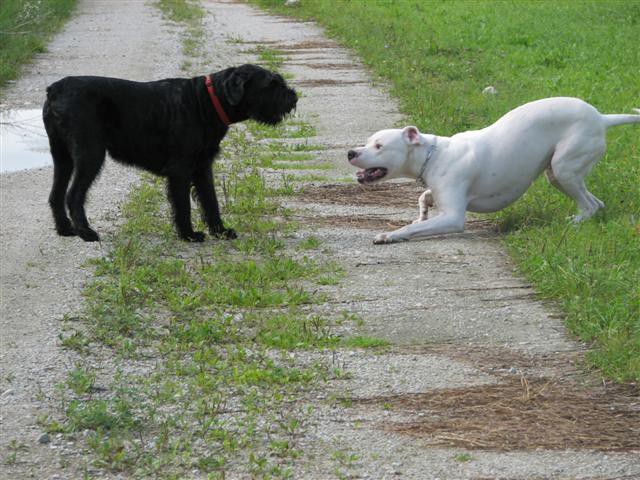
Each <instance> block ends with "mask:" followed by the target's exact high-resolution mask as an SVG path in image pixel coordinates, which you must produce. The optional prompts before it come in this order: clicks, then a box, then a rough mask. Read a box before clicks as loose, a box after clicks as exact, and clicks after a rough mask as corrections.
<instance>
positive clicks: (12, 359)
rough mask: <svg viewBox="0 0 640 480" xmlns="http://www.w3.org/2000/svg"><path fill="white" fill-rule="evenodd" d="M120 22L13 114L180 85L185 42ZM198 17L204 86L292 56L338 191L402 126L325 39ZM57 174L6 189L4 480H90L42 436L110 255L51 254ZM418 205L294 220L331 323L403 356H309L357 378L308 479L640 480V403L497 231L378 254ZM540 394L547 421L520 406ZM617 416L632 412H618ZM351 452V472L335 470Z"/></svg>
mask: <svg viewBox="0 0 640 480" xmlns="http://www.w3.org/2000/svg"><path fill="white" fill-rule="evenodd" d="M113 3H114V2H95V1H85V2H80V9H79V12H78V14H77V15H76V17H75V19H74V20H72V21H71V22H70V23H69V25H68V27H67V28H66V29H65V31H64V32H63V33H61V34H60V35H59V36H58V37H57V38H56V39H55V40H54V42H53V43H52V45H51V47H50V52H49V53H48V54H46V55H43V56H42V57H41V58H39V59H38V60H37V61H36V63H35V64H34V65H33V66H32V67H31V68H30V69H29V71H28V72H27V74H26V75H25V77H24V78H23V79H22V80H21V81H20V82H18V83H17V84H16V85H15V87H14V88H13V89H12V90H11V91H10V92H9V94H8V95H7V97H6V98H5V99H4V100H3V102H4V104H3V107H2V108H7V107H8V106H11V107H14V106H22V105H27V104H35V105H38V104H39V103H40V102H41V101H42V99H43V87H44V86H45V85H46V84H48V83H49V82H50V81H52V80H54V79H56V78H58V77H61V76H64V75H67V74H71V73H89V72H90V73H94V74H105V75H115V76H125V77H128V78H133V79H136V78H140V79H142V78H144V79H148V78H160V77H163V76H169V75H175V74H179V72H178V68H179V66H180V64H181V62H182V59H181V55H180V53H179V52H180V48H179V41H178V38H177V33H176V32H175V31H173V30H175V27H168V26H167V25H166V24H164V23H163V22H162V20H161V19H160V18H159V16H158V14H157V13H156V10H155V9H154V8H153V7H152V6H150V5H148V4H147V3H146V2H118V8H117V9H114V8H111V7H112V5H113ZM203 5H204V6H205V8H206V9H207V11H208V12H209V15H208V17H207V19H206V25H205V27H206V29H207V35H206V38H207V39H208V44H209V45H208V48H207V49H206V57H205V58H201V59H198V61H199V64H200V65H210V67H209V68H207V69H206V70H207V71H208V70H216V69H217V68H219V67H221V66H223V65H227V64H239V63H244V62H248V61H252V60H254V57H253V54H252V53H250V50H251V49H252V48H253V47H255V46H256V45H267V46H269V47H271V48H277V49H279V50H282V51H283V52H284V53H285V56H286V57H287V61H286V62H285V64H284V67H283V69H284V70H285V71H287V72H289V73H291V74H292V75H293V78H294V80H293V83H294V84H295V85H296V86H297V87H298V88H299V89H300V90H301V91H303V92H304V96H303V97H302V99H301V100H300V103H299V105H298V113H299V114H301V115H302V116H304V117H305V119H306V120H307V121H308V122H310V123H313V124H314V125H315V126H316V127H317V129H318V135H317V137H315V138H313V139H311V140H310V141H312V142H313V143H319V144H322V145H324V146H325V147H326V148H325V149H324V150H322V151H320V152H319V153H318V156H320V157H321V158H322V159H323V160H326V161H331V162H333V164H334V165H335V168H334V169H333V170H332V171H331V173H330V174H331V175H332V176H333V177H335V178H336V179H338V178H342V177H344V176H345V175H352V174H353V170H352V169H351V168H350V167H349V166H348V165H347V162H346V158H345V151H346V149H347V148H348V147H350V146H352V145H353V144H354V142H356V143H357V142H361V141H362V140H363V139H364V138H366V137H367V136H368V135H369V134H370V133H371V132H373V131H375V130H378V129H380V128H384V127H389V126H393V125H396V124H398V123H399V122H401V115H399V113H398V111H397V106H396V104H395V103H394V101H393V100H392V99H390V98H389V97H388V96H387V95H386V94H385V93H384V88H383V86H382V87H381V86H377V85H375V84H374V83H373V82H372V81H371V79H370V77H369V76H368V74H367V72H366V70H365V69H364V68H363V67H362V65H361V64H360V63H359V62H358V60H357V59H356V58H354V57H353V56H352V55H351V54H350V53H349V52H348V51H346V50H345V49H343V48H340V47H339V46H338V45H337V44H335V43H334V42H333V41H331V40H328V39H327V38H326V37H325V36H324V34H323V32H322V31H321V30H320V29H319V28H317V27H316V26H314V25H313V24H310V23H300V22H293V21H289V20H287V19H283V18H278V17H272V16H268V15H265V14H264V13H263V12H260V11H257V10H255V9H253V8H251V7H248V6H246V5H244V4H241V3H238V2H232V1H230V2H220V1H210V2H203ZM123 38H126V41H123V40H122V39H123ZM230 39H231V40H230ZM203 68H204V67H203ZM125 172H126V173H125ZM50 175H51V172H50V169H40V170H35V171H29V172H22V173H15V174H9V175H2V176H0V181H1V182H2V183H1V188H2V218H1V220H2V234H1V239H2V307H1V308H2V311H1V313H2V325H1V327H0V328H2V331H3V338H2V378H1V379H0V380H1V381H2V392H3V393H2V397H1V398H0V400H1V402H2V403H1V405H2V441H1V442H2V444H1V445H0V447H1V448H2V451H3V455H5V452H7V448H8V445H9V443H10V442H11V441H13V440H15V441H16V442H18V443H19V444H23V445H25V448H24V449H23V450H21V451H19V452H18V455H17V456H16V461H15V462H13V463H11V464H9V465H7V464H6V462H5V465H4V466H5V467H6V470H4V473H0V476H1V475H5V477H4V478H21V477H23V476H26V475H29V474H31V475H33V476H34V477H35V478H47V477H50V476H52V475H58V478H66V477H68V478H74V477H73V472H74V471H75V472H76V473H77V472H79V471H81V469H82V457H81V456H80V455H79V454H78V452H76V451H74V449H73V446H71V445H70V446H69V449H68V451H66V452H65V447H64V446H63V447H57V450H54V449H52V448H50V446H48V445H42V444H40V443H38V438H39V437H40V435H41V434H42V432H41V430H40V429H39V428H38V426H37V424H36V418H37V415H38V413H39V411H40V410H41V409H44V408H46V407H48V406H50V403H51V400H50V399H51V398H53V397H54V395H53V391H54V386H55V384H56V383H57V382H59V381H61V379H63V378H64V373H65V371H66V369H68V368H69V367H70V366H72V365H73V363H74V361H75V359H74V358H71V357H69V356H67V354H66V353H64V352H63V351H61V350H60V349H59V348H58V347H57V336H58V333H59V330H58V329H59V326H58V320H59V319H60V317H61V316H62V315H63V314H65V313H69V312H71V313H73V311H74V309H76V308H77V307H78V305H79V303H80V300H81V298H80V288H81V286H82V284H84V282H86V280H87V278H88V275H89V273H88V272H89V271H88V270H87V269H86V268H79V266H80V265H82V264H83V263H84V262H85V260H86V259H88V258H91V257H93V256H96V255H100V254H101V250H100V248H101V247H100V246H99V245H89V244H83V243H80V242H73V246H72V248H71V247H70V244H69V240H68V239H60V238H58V237H56V236H55V234H54V232H53V229H52V226H51V222H50V219H49V212H48V210H47V207H46V203H45V200H46V196H47V190H48V188H49V181H50ZM133 181H135V175H133V174H132V173H131V172H129V171H126V170H123V169H121V168H115V167H113V164H110V168H109V169H108V170H107V171H105V172H104V173H103V176H102V179H101V180H100V182H99V183H98V185H96V187H94V189H93V190H92V192H93V196H92V199H91V204H90V207H89V211H90V212H92V215H93V217H94V218H93V219H92V220H93V222H94V223H95V224H96V226H97V228H98V229H99V230H100V232H101V233H102V234H103V237H104V238H105V239H107V242H106V243H105V244H103V246H102V248H103V249H108V238H109V232H110V231H113V229H115V228H116V224H117V221H114V220H117V215H118V213H117V208H118V205H119V203H120V202H121V200H122V199H123V198H124V196H125V195H126V192H127V190H128V188H129V185H130V184H131V182H133ZM107 183H108V184H109V188H108V189H107V188H105V186H106V184H107ZM114 192H116V193H115V194H114ZM418 195H419V189H417V188H416V187H415V186H414V185H411V184H402V185H395V186H391V187H388V188H384V189H383V190H382V191H380V190H378V191H375V192H364V191H362V190H361V189H359V188H358V187H357V186H355V185H354V184H348V183H347V184H345V183H340V184H336V185H333V186H331V187H326V186H323V185H319V184H318V185H314V186H310V187H309V188H307V189H306V193H305V197H304V198H300V199H298V200H297V201H294V202H291V206H292V207H294V208H295V209H296V211H297V215H298V217H299V219H300V221H301V223H303V224H305V225H308V227H305V228H308V229H310V230H313V231H314V234H315V235H316V237H318V238H319V239H320V241H321V242H322V244H323V245H326V246H327V248H328V249H329V250H330V251H331V252H332V253H331V255H332V256H333V258H334V259H336V260H338V261H339V262H340V263H341V264H342V265H343V266H344V268H345V269H346V271H347V275H346V277H345V280H344V281H343V282H342V283H341V284H340V285H338V286H336V287H326V289H327V290H326V291H327V293H328V294H329V295H330V296H331V297H332V298H333V300H334V301H333V302H332V304H328V305H326V306H325V309H326V310H327V311H328V312H332V311H337V307H336V305H339V308H340V309H348V310H350V311H353V312H356V313H358V314H359V315H361V316H362V317H363V318H364V319H365V329H366V331H365V333H367V334H369V335H371V336H375V337H378V338H385V339H388V340H390V341H391V342H392V343H393V347H392V348H390V349H389V350H388V351H385V352H383V353H380V352H375V353H371V352H369V351H367V350H340V351H338V352H336V353H331V354H330V353H322V352H311V353H309V354H308V355H309V356H314V355H315V356H319V357H322V356H326V355H334V359H333V361H335V362H337V363H338V364H339V365H340V366H341V368H343V369H345V370H346V371H348V372H349V373H350V376H349V377H347V378H345V379H343V380H340V381H337V382H332V383H331V384H330V385H328V387H327V391H326V395H330V394H337V393H339V394H340V395H343V396H349V398H350V399H351V401H352V404H351V405H348V406H344V407H336V406H335V405H332V406H329V405H328V404H324V403H322V402H319V405H318V408H317V410H316V413H315V414H314V416H313V418H312V422H311V423H310V426H309V427H308V428H307V430H306V433H305V437H304V439H303V441H302V444H303V446H304V447H305V451H306V452H308V458H309V460H307V461H305V462H301V463H300V465H299V467H298V470H297V471H296V472H295V478H317V479H324V478H336V476H339V475H338V474H340V475H344V476H345V477H350V478H372V479H380V478H407V479H431V478H433V479H435V478H440V479H460V478H464V479H480V478H509V479H543V478H562V479H573V478H580V479H596V478H597V479H605V478H640V459H639V456H638V446H639V445H640V439H638V438H635V439H634V438H630V437H631V435H632V433H630V432H633V431H635V432H638V429H637V428H638V421H639V420H638V416H637V415H635V416H633V415H632V414H628V412H630V411H633V409H634V408H635V409H636V410H637V399H636V400H634V399H633V397H630V396H629V395H627V394H625V392H618V391H617V390H615V389H608V388H605V387H603V386H602V385H595V386H594V385H590V384H589V382H590V381H591V380H592V379H590V378H586V377H584V376H583V375H582V374H581V373H580V369H579V368H578V367H576V364H579V362H580V361H581V355H582V350H583V348H582V346H581V345H579V344H577V343H575V342H573V341H572V340H571V339H569V338H567V336H566V333H565V330H564V328H563V326H562V323H561V320H560V315H559V312H557V311H555V310H554V309H553V308H552V307H551V306H549V305H544V304H542V303H540V302H539V301H537V300H536V299H535V296H534V292H533V290H532V289H531V287H530V286H529V285H527V284H526V283H524V282H523V281H522V280H521V279H519V278H518V277H517V276H515V275H514V268H513V265H512V264H511V263H510V261H509V258H508V256H507V255H506V253H505V252H504V250H503V247H502V245H501V244H500V241H499V240H500V237H499V235H498V234H497V233H495V232H494V230H493V226H492V225H491V224H490V223H487V222H482V221H476V222H471V223H472V224H471V228H470V229H469V231H468V232H467V233H465V234H461V235H455V236H449V237H447V238H442V239H433V240H430V241H424V242H414V243H404V244H398V245H392V246H385V247H380V246H374V245H373V244H372V239H373V237H374V235H375V233H378V232H380V231H383V230H386V229H388V228H389V225H392V224H403V223H406V222H409V221H411V220H412V219H413V217H414V215H415V214H416V207H415V203H416V201H417V197H418ZM585 382H586V384H587V385H586V386H585ZM543 392H544V395H543V394H542V393H543ZM536 395H539V398H540V399H544V402H539V403H527V402H524V403H523V401H522V399H523V398H524V400H529V399H531V398H532V397H535V396H536ZM482 401H485V403H482ZM634 402H635V407H634ZM614 403H615V404H616V405H617V407H616V408H619V409H620V410H617V411H613V413H612V412H611V410H610V408H609V407H610V406H611V405H613V404H614ZM478 405H481V408H480V409H478ZM474 409H475V410H474ZM532 410H535V415H533V414H532V413H531V411H532ZM570 411H576V412H577V417H571V416H570V415H567V412H570ZM478 412H481V413H478ZM620 412H622V413H620ZM616 414H620V415H616ZM576 418H578V421H577V422H576ZM576 423H577V424H578V425H576ZM581 423H585V424H586V427H585V428H581V427H582V425H580V424H581ZM605 424H606V425H605ZM598 425H604V426H605V427H607V428H604V427H603V429H602V430H599V429H598V428H596V427H597V426H598ZM578 427H580V428H578ZM629 427H632V428H635V429H636V430H630V429H629ZM571 428H573V430H572V429H571ZM338 451H339V452H346V457H340V458H336V455H335V452H338ZM345 458H346V460H345ZM61 460H62V461H63V463H65V462H66V464H65V466H64V468H62V467H60V466H59V465H60V462H61ZM69 463H71V464H73V465H75V470H74V469H73V468H69V466H68V464H69ZM69 472H72V473H69Z"/></svg>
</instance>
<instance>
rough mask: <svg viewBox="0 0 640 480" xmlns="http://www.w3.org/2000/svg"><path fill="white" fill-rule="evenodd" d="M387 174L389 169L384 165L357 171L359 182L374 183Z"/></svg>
mask: <svg viewBox="0 0 640 480" xmlns="http://www.w3.org/2000/svg"><path fill="white" fill-rule="evenodd" d="M386 174H387V169H386V168H384V167H375V168H367V169H366V170H360V171H358V172H356V178H357V179H358V183H372V182H375V181H377V180H380V179H381V178H384V176H385V175H386Z"/></svg>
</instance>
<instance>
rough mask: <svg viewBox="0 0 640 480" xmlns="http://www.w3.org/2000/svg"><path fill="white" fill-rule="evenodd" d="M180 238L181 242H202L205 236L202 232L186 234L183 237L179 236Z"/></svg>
mask: <svg viewBox="0 0 640 480" xmlns="http://www.w3.org/2000/svg"><path fill="white" fill-rule="evenodd" d="M180 237H181V238H182V239H183V240H186V241H187V242H197V243H200V242H204V239H205V235H204V233H203V232H191V233H187V234H184V235H180Z"/></svg>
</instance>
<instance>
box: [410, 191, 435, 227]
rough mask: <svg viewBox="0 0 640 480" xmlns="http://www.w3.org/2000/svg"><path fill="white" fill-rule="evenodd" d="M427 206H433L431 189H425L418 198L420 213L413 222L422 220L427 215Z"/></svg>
mask: <svg viewBox="0 0 640 480" xmlns="http://www.w3.org/2000/svg"><path fill="white" fill-rule="evenodd" d="M429 207H433V195H431V190H429V189H427V190H425V191H424V193H423V194H422V195H420V198H419V199H418V209H419V210H420V214H419V215H418V218H417V219H416V220H414V221H413V223H420V222H424V221H425V220H426V219H427V217H428V213H429Z"/></svg>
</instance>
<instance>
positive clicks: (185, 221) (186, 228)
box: [167, 175, 204, 242]
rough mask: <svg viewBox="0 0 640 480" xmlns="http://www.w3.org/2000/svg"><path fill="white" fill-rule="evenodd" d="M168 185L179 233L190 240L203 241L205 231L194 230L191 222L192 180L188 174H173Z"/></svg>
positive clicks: (181, 236)
mask: <svg viewBox="0 0 640 480" xmlns="http://www.w3.org/2000/svg"><path fill="white" fill-rule="evenodd" d="M167 186H168V190H169V201H170V202H171V206H172V207H173V218H174V221H175V224H176V228H177V229H178V235H180V238H182V239H183V240H187V241H190V242H203V241H204V233H202V232H194V231H193V225H192V224H191V200H190V199H189V188H190V187H191V180H190V179H189V177H186V176H182V175H172V176H170V177H169V178H168V182H167Z"/></svg>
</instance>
